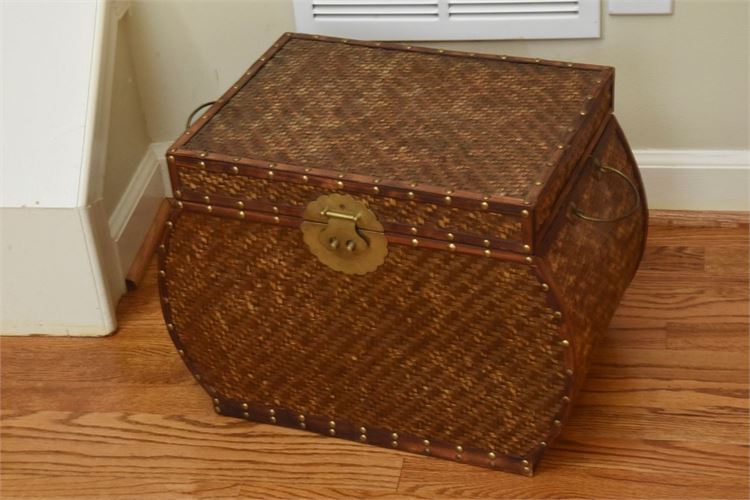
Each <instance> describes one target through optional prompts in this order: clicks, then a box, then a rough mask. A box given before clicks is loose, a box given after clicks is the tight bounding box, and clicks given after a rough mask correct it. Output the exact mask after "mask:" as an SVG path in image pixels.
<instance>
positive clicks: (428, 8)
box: [312, 0, 439, 21]
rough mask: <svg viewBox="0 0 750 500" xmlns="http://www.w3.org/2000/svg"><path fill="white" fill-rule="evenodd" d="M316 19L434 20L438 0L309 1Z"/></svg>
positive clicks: (436, 16)
mask: <svg viewBox="0 0 750 500" xmlns="http://www.w3.org/2000/svg"><path fill="white" fill-rule="evenodd" d="M312 15H313V18H314V19H315V20H317V21H325V20H336V21H388V20H391V21H393V20H412V21H414V20H430V19H432V20H437V19H438V17H439V11H438V0H411V1H403V0H312Z"/></svg>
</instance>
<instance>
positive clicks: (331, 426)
mask: <svg viewBox="0 0 750 500" xmlns="http://www.w3.org/2000/svg"><path fill="white" fill-rule="evenodd" d="M328 427H330V428H331V429H335V428H336V422H334V421H333V420H331V421H330V422H328Z"/></svg>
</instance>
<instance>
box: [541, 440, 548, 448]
mask: <svg viewBox="0 0 750 500" xmlns="http://www.w3.org/2000/svg"><path fill="white" fill-rule="evenodd" d="M539 446H541V447H542V448H546V447H547V441H542V442H540V443H539Z"/></svg>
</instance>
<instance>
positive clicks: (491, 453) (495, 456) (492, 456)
mask: <svg viewBox="0 0 750 500" xmlns="http://www.w3.org/2000/svg"><path fill="white" fill-rule="evenodd" d="M487 456H488V457H490V460H495V458H497V455H495V452H494V451H491V452H489V453H488V454H487Z"/></svg>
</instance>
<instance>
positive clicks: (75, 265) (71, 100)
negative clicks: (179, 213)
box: [0, 0, 127, 336]
mask: <svg viewBox="0 0 750 500" xmlns="http://www.w3.org/2000/svg"><path fill="white" fill-rule="evenodd" d="M63 4H64V5H63ZM0 9H2V10H1V11H0V23H2V24H1V26H0V37H2V42H1V43H2V46H3V47H4V51H3V70H4V73H3V88H4V92H3V96H2V108H3V118H4V121H6V122H7V123H14V124H18V125H19V126H14V127H4V128H3V130H2V132H3V134H2V143H3V145H4V146H5V147H4V148H2V149H3V150H2V165H0V167H2V178H3V185H2V186H0V202H1V203H2V208H0V217H2V224H0V240H1V241H2V247H0V272H1V273H2V279H0V333H2V334H8V335H29V334H46V335H81V336H91V335H98V336H100V335H107V334H109V333H112V332H113V331H114V330H115V328H116V326H117V325H116V319H115V305H116V302H117V300H118V299H119V297H120V296H121V295H122V294H123V293H124V291H125V286H124V276H123V275H122V273H120V269H119V267H117V266H116V265H112V264H113V263H114V262H115V261H116V249H115V247H114V242H113V241H112V239H111V238H110V235H109V226H108V223H107V222H108V221H107V217H106V216H105V215H104V208H103V204H102V201H101V185H102V178H103V172H104V166H105V165H104V158H105V155H106V148H107V144H106V138H107V130H108V121H109V103H110V101H111V90H112V72H113V64H112V59H113V57H114V48H115V40H116V32H117V16H116V15H114V14H113V9H112V4H111V2H109V1H107V0H83V1H79V2H73V3H70V2H62V3H61V2H57V1H54V0H40V1H36V2H3V3H2V5H0ZM126 10H127V9H125V11H126ZM120 12H121V13H122V12H124V11H123V10H122V9H121V10H120ZM50 33H55V36H54V37H50V36H49V34H50ZM51 80H54V82H55V85H54V86H52V87H50V85H49V82H50V81H51ZM50 89H52V90H50ZM55 89H56V90H55ZM50 109H55V110H56V111H57V112H55V113H52V114H50V113H49V110H50Z"/></svg>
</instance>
